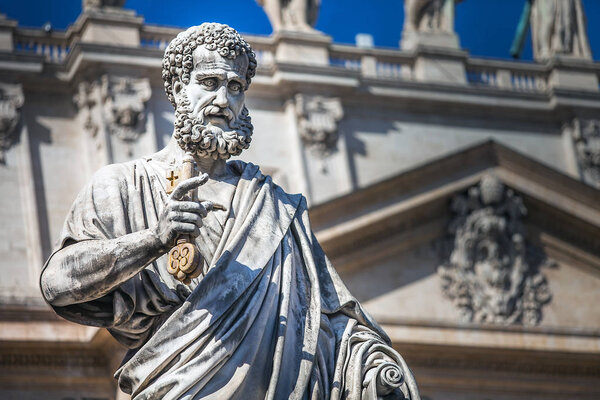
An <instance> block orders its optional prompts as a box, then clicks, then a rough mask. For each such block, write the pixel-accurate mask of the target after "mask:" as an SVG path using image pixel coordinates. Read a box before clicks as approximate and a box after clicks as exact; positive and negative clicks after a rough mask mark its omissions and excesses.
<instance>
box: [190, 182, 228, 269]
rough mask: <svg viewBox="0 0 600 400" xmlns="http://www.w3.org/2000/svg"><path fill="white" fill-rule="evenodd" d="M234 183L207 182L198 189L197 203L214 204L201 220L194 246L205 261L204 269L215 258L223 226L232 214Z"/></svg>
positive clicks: (209, 265)
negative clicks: (208, 202) (207, 202)
mask: <svg viewBox="0 0 600 400" xmlns="http://www.w3.org/2000/svg"><path fill="white" fill-rule="evenodd" d="M233 183H234V182H226V181H225V182H221V181H209V182H207V183H206V184H205V185H203V186H201V187H200V188H199V189H198V194H197V198H198V200H199V201H206V200H208V201H211V202H213V204H215V206H214V208H213V210H212V211H209V212H208V214H207V216H206V217H205V218H204V219H203V220H202V223H203V226H202V228H200V235H199V236H198V238H197V239H196V245H197V246H198V250H199V251H200V254H201V255H202V257H203V258H204V260H205V263H206V265H205V268H210V267H211V266H212V265H211V263H212V262H213V261H216V260H214V258H215V253H216V251H217V248H218V246H219V243H221V241H222V240H224V239H225V238H223V232H224V230H225V225H226V224H227V221H228V220H229V219H230V218H233V217H234V214H233V213H231V212H230V208H231V203H232V199H233V196H234V194H235V184H233Z"/></svg>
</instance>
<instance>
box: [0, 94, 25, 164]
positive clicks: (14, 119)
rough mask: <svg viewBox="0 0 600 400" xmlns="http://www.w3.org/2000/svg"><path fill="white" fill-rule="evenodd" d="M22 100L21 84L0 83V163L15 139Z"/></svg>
mask: <svg viewBox="0 0 600 400" xmlns="http://www.w3.org/2000/svg"><path fill="white" fill-rule="evenodd" d="M24 101H25V97H24V96H23V89H22V88H21V85H9V84H0V164H4V163H6V151H7V150H8V149H9V148H11V147H12V146H13V145H14V144H15V143H16V141H17V135H15V128H16V127H17V124H18V123H19V119H20V118H21V113H20V111H19V109H20V108H21V107H22V106H23V102H24Z"/></svg>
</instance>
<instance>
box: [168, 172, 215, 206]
mask: <svg viewBox="0 0 600 400" xmlns="http://www.w3.org/2000/svg"><path fill="white" fill-rule="evenodd" d="M207 181H208V174H202V175H200V176H195V177H193V178H190V179H186V180H185V181H183V182H181V183H180V184H179V185H177V187H176V188H175V190H173V193H172V194H171V198H173V199H175V200H181V199H183V197H184V196H185V195H186V193H187V192H189V191H190V190H194V189H196V188H198V187H200V186H202V185H204V184H205V183H206V182H207Z"/></svg>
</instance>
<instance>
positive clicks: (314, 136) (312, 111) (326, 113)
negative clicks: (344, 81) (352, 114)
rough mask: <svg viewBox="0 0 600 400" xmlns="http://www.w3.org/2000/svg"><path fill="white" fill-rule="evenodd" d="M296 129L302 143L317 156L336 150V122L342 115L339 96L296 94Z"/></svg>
mask: <svg viewBox="0 0 600 400" xmlns="http://www.w3.org/2000/svg"><path fill="white" fill-rule="evenodd" d="M296 114H297V116H298V131H299V133H300V137H301V139H302V142H303V143H304V145H305V146H306V147H307V148H308V149H309V150H310V151H312V152H313V153H314V154H315V155H317V156H319V157H326V156H328V155H330V154H331V153H333V152H334V151H336V150H337V141H338V137H339V132H338V122H339V121H340V120H341V119H342V117H343V116H344V110H343V108H342V102H341V100H340V99H339V98H327V97H323V96H307V95H303V94H298V95H296Z"/></svg>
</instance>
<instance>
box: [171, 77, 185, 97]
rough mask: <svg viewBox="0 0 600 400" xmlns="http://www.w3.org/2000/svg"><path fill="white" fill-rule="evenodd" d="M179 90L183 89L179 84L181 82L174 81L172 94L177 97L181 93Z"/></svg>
mask: <svg viewBox="0 0 600 400" xmlns="http://www.w3.org/2000/svg"><path fill="white" fill-rule="evenodd" d="M181 89H183V84H182V83H181V81H179V80H177V81H175V83H174V84H173V94H174V95H175V96H177V95H178V94H179V93H180V92H181Z"/></svg>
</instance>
